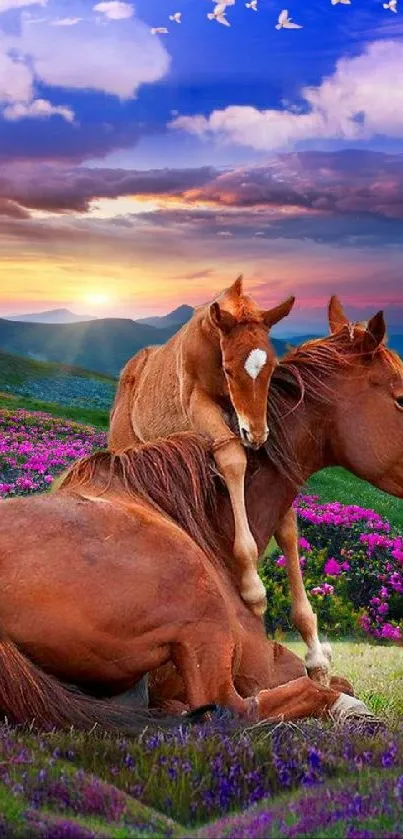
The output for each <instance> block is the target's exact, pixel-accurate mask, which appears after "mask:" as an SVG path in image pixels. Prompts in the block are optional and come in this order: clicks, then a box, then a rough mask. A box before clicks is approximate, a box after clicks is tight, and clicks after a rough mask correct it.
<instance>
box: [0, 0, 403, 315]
mask: <svg viewBox="0 0 403 839" xmlns="http://www.w3.org/2000/svg"><path fill="white" fill-rule="evenodd" d="M287 5H288V10H289V14H290V16H291V17H292V19H293V20H295V21H296V22H297V23H299V24H300V25H301V26H302V28H301V29H298V30H286V29H283V30H281V31H277V30H276V29H275V24H276V21H277V18H278V15H279V13H280V11H281V10H282V8H283V6H282V4H281V3H278V2H277V0H258V11H257V12H254V11H253V10H252V9H247V8H246V6H245V2H241V0H236V2H235V4H234V5H232V6H229V7H228V8H227V9H226V16H227V19H228V21H229V22H230V24H231V26H230V27H226V26H222V25H220V24H218V23H217V22H216V21H209V20H208V19H207V13H208V12H210V11H212V9H213V8H214V4H213V3H212V2H211V0H179V2H177V3H176V2H174V0H138V2H135V3H134V4H131V3H126V2H118V1H117V0H110V2H108V0H106V2H101V3H99V4H96V3H94V0H78V1H77V2H75V0H68V2H63V0H47V2H46V0H41V2H34V0H0V161H1V167H2V171H1V172H0V257H1V262H0V282H1V285H2V289H3V291H2V296H1V297H0V313H1V312H3V313H7V312H10V311H20V310H22V309H26V307H27V306H29V307H30V309H39V308H44V307H45V306H52V305H69V306H70V307H71V308H74V309H75V310H76V311H80V310H83V309H86V310H88V306H89V305H93V306H95V307H98V309H99V311H97V313H98V314H100V313H103V312H104V313H108V314H126V313H127V314H128V315H129V316H140V315H144V314H148V313H149V312H151V311H153V312H154V311H165V310H167V309H169V308H171V307H173V306H174V305H176V304H179V303H181V302H190V303H193V304H195V303H198V302H203V301H204V300H205V299H208V298H209V297H211V296H213V295H214V294H215V293H216V292H218V291H219V290H220V288H222V287H225V285H226V284H228V282H229V281H231V279H232V275H233V273H234V272H235V274H236V273H238V271H239V270H243V271H244V273H245V277H246V282H247V283H248V279H249V284H250V288H251V289H253V291H254V293H255V294H256V295H257V296H258V297H259V298H260V299H261V300H262V302H264V303H267V302H271V301H272V300H273V301H274V300H277V299H278V296H279V295H281V294H286V293H289V292H290V291H296V292H297V294H299V297H300V308H299V309H298V308H297V309H296V313H297V314H296V319H297V322H296V326H298V328H301V329H302V328H304V326H305V325H308V324H309V325H311V324H312V323H314V322H316V320H317V319H318V318H319V319H320V312H321V311H322V310H323V305H324V302H325V300H326V296H327V295H328V293H329V292H330V293H332V292H334V291H338V292H340V293H342V294H344V295H345V298H346V300H347V303H350V305H351V306H352V307H353V308H354V311H355V310H356V311H357V312H358V313H359V314H361V310H362V313H363V314H365V315H366V314H367V311H366V307H368V306H371V305H373V306H379V305H380V304H381V303H383V302H384V305H385V306H386V308H387V309H388V308H389V309H390V312H391V317H392V315H393V317H394V319H395V320H396V319H397V314H396V313H397V312H399V317H400V314H401V312H402V311H403V303H402V292H401V290H400V288H401V281H400V276H401V269H402V268H403V258H402V255H401V253H400V246H399V245H400V241H401V233H402V232H403V231H402V217H403V155H402V153H403V79H402V74H401V68H402V67H403V23H402V20H403V18H402V17H401V16H400V13H399V11H398V13H397V14H393V13H392V12H390V11H389V10H387V9H384V8H383V3H382V0H381V2H378V0H370V1H369V2H368V0H367V2H364V0H352V2H351V5H343V4H341V3H339V4H337V5H335V6H332V5H331V2H330V0H321V2H319V1H318V0H314V2H310V3H309V4H308V3H307V4H302V3H301V2H300V0H299V2H291V3H287ZM178 11H181V12H182V22H181V23H180V24H176V23H175V22H171V21H170V20H169V15H170V14H173V13H174V12H178ZM402 14H403V6H402ZM165 26H166V27H167V28H168V30H169V31H168V34H166V35H152V34H151V32H150V29H151V27H165ZM340 153H342V155H341V156H340ZM376 153H377V154H376ZM122 170H124V171H123V172H122ZM141 173H143V176H142V177H141ZM157 243H159V246H158V244H157ZM378 272H379V273H378ZM195 275H196V276H195ZM189 277H191V278H192V279H189ZM382 294H383V295H384V301H383V300H382ZM364 310H365V311H364Z"/></svg>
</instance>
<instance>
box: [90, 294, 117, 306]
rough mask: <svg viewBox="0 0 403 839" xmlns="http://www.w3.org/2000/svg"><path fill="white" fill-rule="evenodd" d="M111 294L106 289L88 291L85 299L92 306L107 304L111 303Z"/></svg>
mask: <svg viewBox="0 0 403 839" xmlns="http://www.w3.org/2000/svg"><path fill="white" fill-rule="evenodd" d="M110 299H111V298H110V295H109V294H106V292H104V291H88V292H87V293H86V294H85V295H84V300H85V302H86V303H89V304H90V306H106V305H107V304H108V303H110Z"/></svg>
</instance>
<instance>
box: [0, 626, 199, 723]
mask: <svg viewBox="0 0 403 839" xmlns="http://www.w3.org/2000/svg"><path fill="white" fill-rule="evenodd" d="M214 707H215V706H210V707H209V708H206V707H203V708H201V709H200V711H198V709H195V711H191V712H190V714H188V715H185V716H181V717H173V716H172V717H167V716H162V715H158V714H157V713H155V712H154V713H152V712H149V711H147V710H144V711H139V710H131V709H130V708H128V707H125V706H124V705H119V704H118V703H116V702H108V701H105V700H100V699H94V698H93V697H90V696H86V695H85V694H82V693H80V692H79V691H78V690H76V689H74V688H69V687H66V686H64V685H62V684H61V683H60V682H58V681H57V679H55V678H54V677H53V676H49V675H47V674H46V673H45V672H44V671H42V670H40V668H39V667H37V666H36V665H35V664H33V662H31V661H30V660H29V659H28V658H27V657H26V656H25V655H23V653H21V652H20V651H19V649H18V647H16V645H15V644H13V643H12V642H11V641H8V640H0V711H1V713H2V715H4V716H5V717H7V720H8V721H9V722H10V723H13V724H16V725H34V727H36V728H38V729H42V730H48V731H49V730H51V729H54V728H58V729H70V728H72V727H73V728H77V729H79V730H81V731H89V730H91V729H93V728H94V727H95V726H99V727H100V728H102V729H103V730H105V731H109V732H121V733H126V734H139V733H140V732H142V731H144V730H145V729H146V728H147V727H150V726H153V727H160V728H165V729H166V728H174V727H175V726H178V725H181V724H182V723H183V722H186V719H188V720H189V722H194V721H196V720H197V719H200V718H201V717H202V716H203V714H205V713H206V710H213V709H214Z"/></svg>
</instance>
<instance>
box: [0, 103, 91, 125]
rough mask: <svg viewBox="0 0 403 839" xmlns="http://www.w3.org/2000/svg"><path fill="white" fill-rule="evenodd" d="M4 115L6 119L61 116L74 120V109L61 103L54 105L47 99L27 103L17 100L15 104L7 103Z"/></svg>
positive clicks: (67, 119)
mask: <svg viewBox="0 0 403 839" xmlns="http://www.w3.org/2000/svg"><path fill="white" fill-rule="evenodd" d="M3 116H4V118H5V119H7V120H10V121H14V120H17V119H28V118H29V119H37V118H38V117H41V118H42V119H43V118H46V117H50V116H60V117H62V118H63V119H65V120H66V122H74V111H72V110H71V108H67V107H63V106H60V105H52V104H51V103H50V102H48V100H47V99H33V101H32V102H29V103H28V104H25V103H24V102H15V103H14V104H13V105H7V107H6V108H4V111H3Z"/></svg>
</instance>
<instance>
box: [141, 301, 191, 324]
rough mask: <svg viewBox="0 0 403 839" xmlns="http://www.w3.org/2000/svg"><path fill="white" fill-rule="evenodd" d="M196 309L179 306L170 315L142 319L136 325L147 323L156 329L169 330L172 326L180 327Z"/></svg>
mask: <svg viewBox="0 0 403 839" xmlns="http://www.w3.org/2000/svg"><path fill="white" fill-rule="evenodd" d="M193 312H194V309H193V308H192V306H186V305H184V306H178V308H177V309H174V310H173V312H169V314H168V315H161V316H159V317H158V316H155V317H151V318H140V320H137V321H136V323H145V324H146V325H147V326H154V327H155V329H167V328H170V327H172V326H176V327H180V326H183V324H184V323H187V322H188V320H190V318H191V317H192V315H193Z"/></svg>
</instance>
